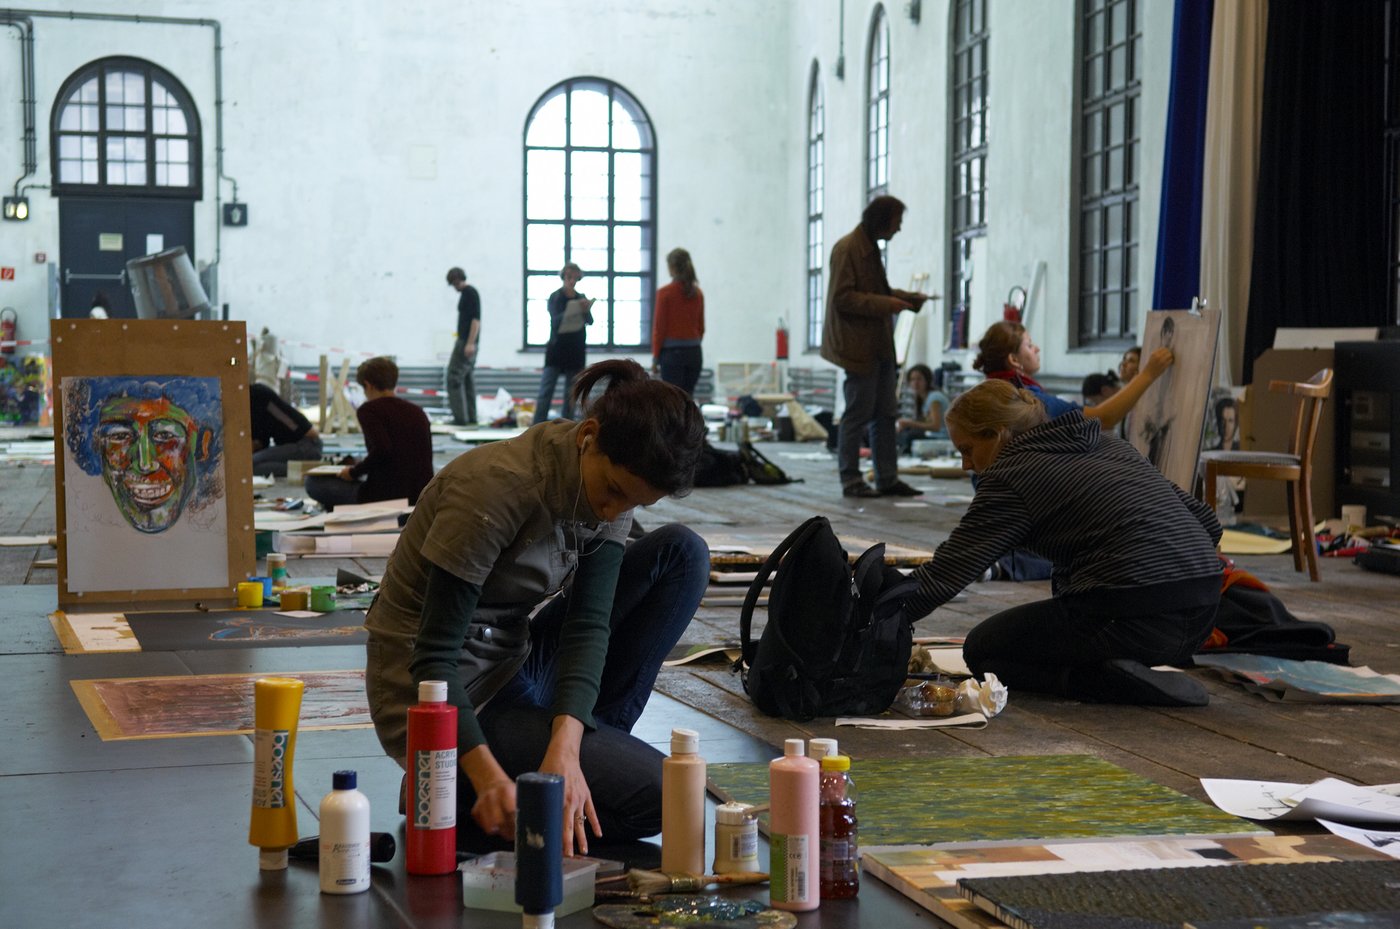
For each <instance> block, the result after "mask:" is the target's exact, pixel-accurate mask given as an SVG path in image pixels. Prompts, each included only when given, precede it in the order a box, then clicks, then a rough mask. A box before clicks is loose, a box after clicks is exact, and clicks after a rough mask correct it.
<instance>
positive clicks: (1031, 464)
mask: <svg viewBox="0 0 1400 929" xmlns="http://www.w3.org/2000/svg"><path fill="white" fill-rule="evenodd" d="M1220 535H1221V529H1220V524H1219V523H1218V522H1217V521H1216V519H1215V513H1214V512H1212V511H1211V509H1210V508H1209V507H1207V506H1206V505H1205V504H1203V503H1201V502H1200V501H1198V500H1196V499H1194V498H1192V497H1189V496H1187V495H1186V494H1185V493H1183V492H1182V491H1181V489H1180V488H1178V487H1177V486H1176V485H1175V484H1173V483H1172V482H1171V481H1169V480H1167V479H1166V478H1165V477H1163V476H1162V475H1161V473H1159V472H1158V471H1157V469H1156V468H1154V467H1153V466H1152V465H1151V464H1149V463H1148V462H1147V460H1146V459H1145V458H1143V457H1142V455H1141V454H1139V453H1138V451H1137V450H1136V449H1134V448H1133V447H1132V446H1131V445H1129V444H1128V443H1126V442H1124V441H1123V440H1121V439H1119V438H1117V437H1116V436H1112V435H1105V434H1102V433H1101V432H1100V431H1099V423H1098V421H1097V420H1092V419H1085V418H1084V416H1083V414H1082V413H1080V412H1079V411H1078V410H1073V411H1071V412H1069V413H1066V414H1064V415H1062V416H1059V417H1057V418H1055V419H1052V420H1050V421H1049V422H1047V423H1045V424H1043V425H1041V426H1037V427H1036V428H1034V429H1031V430H1029V431H1028V432H1025V433H1023V434H1021V435H1019V436H1017V437H1016V438H1014V439H1012V440H1011V441H1010V442H1008V443H1007V444H1006V446H1005V447H1004V448H1003V449H1002V450H1001V453H1000V454H999V455H998V456H997V459H996V461H994V462H993V463H992V464H991V466H990V467H988V468H987V470H986V471H985V472H983V473H982V474H981V475H980V478H979V480H978V484H977V493H976V496H975V497H974V498H973V500H972V504H971V505H970V506H969V507H968V510H967V514H966V515H965V516H964V517H963V519H962V521H961V522H960V523H958V525H957V527H956V528H954V529H953V532H952V534H951V535H950V536H949V537H948V540H947V541H946V542H944V543H943V544H942V545H940V546H938V549H937V551H936V552H934V556H933V560H932V561H930V562H928V563H926V564H923V565H921V566H919V567H918V568H917V569H915V571H914V574H913V576H914V577H915V578H916V579H917V580H918V582H919V590H918V591H917V592H916V593H914V594H912V595H911V596H909V597H908V598H907V599H906V600H905V602H904V612H905V615H906V616H907V617H908V618H909V619H911V620H912V619H917V618H919V617H922V616H925V615H927V614H928V613H929V612H931V611H932V610H934V609H935V608H937V607H939V606H941V605H943V604H944V603H946V602H948V601H949V600H951V599H952V598H953V596H954V595H956V594H957V593H958V592H959V591H961V590H962V589H963V588H964V587H966V586H967V585H968V584H970V583H972V582H973V581H975V580H977V578H979V577H981V576H982V572H983V571H985V570H986V569H987V568H988V567H989V566H990V565H991V564H992V563H993V562H994V561H996V560H997V558H998V557H1000V556H1001V555H1003V554H1005V553H1007V552H1009V551H1011V550H1012V549H1014V548H1023V549H1027V550H1029V551H1031V552H1034V553H1035V554H1037V555H1040V556H1042V557H1044V558H1047V559H1049V560H1050V561H1052V562H1053V563H1054V565H1055V569H1054V575H1053V577H1052V579H1051V585H1052V589H1053V591H1054V594H1055V596H1057V597H1075V596H1077V595H1089V596H1093V595H1102V594H1105V593H1107V594H1110V595H1112V596H1113V597H1114V598H1115V602H1119V601H1121V602H1122V603H1123V605H1124V607H1125V609H1137V608H1140V607H1143V606H1146V607H1147V608H1148V609H1154V608H1155V609H1161V610H1169V609H1174V608H1178V607H1184V606H1192V605H1195V604H1194V603H1190V602H1183V603H1175V602H1173V600H1174V599H1177V598H1178V595H1177V594H1175V593H1174V592H1175V591H1177V590H1179V589H1181V590H1182V591H1183V592H1182V593H1181V594H1180V595H1179V597H1181V598H1187V597H1190V598H1194V597H1198V596H1199V590H1200V587H1201V585H1199V584H1197V585H1185V587H1184V588H1181V587H1180V585H1178V584H1176V582H1180V581H1183V580H1186V579H1190V578H1205V577H1208V576H1213V575H1218V574H1219V573H1220V562H1219V559H1218V557H1217V556H1216V552H1215V546H1216V543H1217V542H1219V541H1220ZM1144 588H1147V589H1148V590H1144ZM1217 589H1218V588H1217Z"/></svg>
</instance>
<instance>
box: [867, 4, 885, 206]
mask: <svg viewBox="0 0 1400 929" xmlns="http://www.w3.org/2000/svg"><path fill="white" fill-rule="evenodd" d="M869 58H870V60H869V72H868V76H867V80H866V93H867V100H866V139H867V141H866V159H865V195H866V199H867V200H870V199H871V198H873V197H875V196H878V195H879V194H883V193H885V192H886V191H887V189H888V187H889V172H890V164H889V153H890V28H889V22H888V21H887V20H886V18H885V11H884V8H883V7H882V8H880V9H878V10H876V12H875V22H874V24H873V25H872V27H871V33H870V56H869Z"/></svg>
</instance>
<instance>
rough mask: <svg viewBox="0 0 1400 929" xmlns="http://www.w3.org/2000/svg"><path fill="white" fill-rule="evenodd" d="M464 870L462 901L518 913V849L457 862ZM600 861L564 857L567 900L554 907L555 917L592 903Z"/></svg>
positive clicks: (467, 905)
mask: <svg viewBox="0 0 1400 929" xmlns="http://www.w3.org/2000/svg"><path fill="white" fill-rule="evenodd" d="M457 870H458V871H460V872H461V874H462V905H463V906H464V907H467V908H470V909H478V910H497V911H499V912H502V913H519V912H520V906H519V905H518V904H517V903H516V902H515V853H514V852H492V853H491V854H489V855H482V856H481V857H480V858H473V859H472V860H471V861H464V862H462V863H461V864H460V865H458V866H457ZM597 873H598V861H597V860H596V859H592V858H565V859H564V900H563V902H561V903H560V904H559V906H558V908H556V909H555V911H554V915H555V916H556V917H561V916H568V915H569V914H570V913H577V912H578V911H579V910H583V909H587V908H588V907H591V906H592V905H593V881H594V878H595V877H596V876H597Z"/></svg>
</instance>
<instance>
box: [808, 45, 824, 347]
mask: <svg viewBox="0 0 1400 929" xmlns="http://www.w3.org/2000/svg"><path fill="white" fill-rule="evenodd" d="M825 165H826V108H825V104H824V102H823V100H822V80H821V72H820V70H819V69H818V68H817V65H816V62H813V63H812V82H811V86H810V87H809V88H808V91H807V347H808V348H809V349H813V348H820V347H821V344H822V325H823V324H824V323H825V322H826V287H825V286H824V283H823V280H822V269H823V268H824V266H825V265H826V243H825V239H824V237H823V235H822V212H823V211H824V210H825V200H826V198H825V195H824V193H823V185H824V183H825V181H824V179H823V177H824V172H825Z"/></svg>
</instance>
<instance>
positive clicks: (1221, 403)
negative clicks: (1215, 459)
mask: <svg viewBox="0 0 1400 929" xmlns="http://www.w3.org/2000/svg"><path fill="white" fill-rule="evenodd" d="M1227 408H1229V409H1232V410H1234V411H1235V432H1236V434H1238V433H1239V429H1240V420H1239V416H1240V409H1239V404H1237V403H1236V402H1235V398H1234V397H1221V398H1220V399H1219V400H1217V401H1215V432H1216V435H1218V436H1219V437H1220V440H1221V441H1222V442H1223V441H1224V440H1225V410H1226V409H1227Z"/></svg>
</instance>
